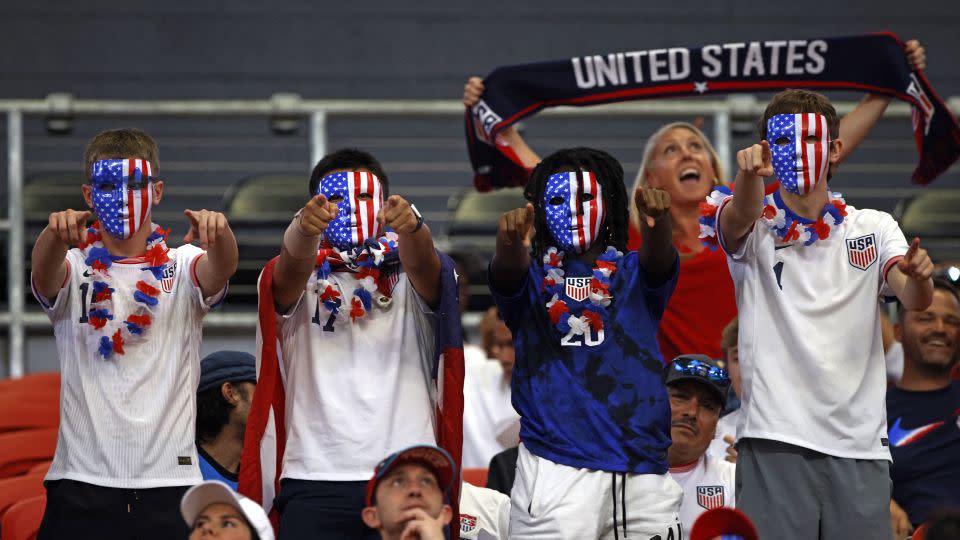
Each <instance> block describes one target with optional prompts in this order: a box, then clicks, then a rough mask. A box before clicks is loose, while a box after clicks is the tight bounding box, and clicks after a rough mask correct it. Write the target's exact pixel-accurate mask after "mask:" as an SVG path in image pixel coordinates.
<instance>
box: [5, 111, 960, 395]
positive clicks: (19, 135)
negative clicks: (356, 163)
mask: <svg viewBox="0 0 960 540" xmlns="http://www.w3.org/2000/svg"><path fill="white" fill-rule="evenodd" d="M948 104H949V106H950V108H951V109H952V110H953V111H955V112H956V111H960V97H952V98H950V100H949V101H948ZM855 105H856V104H855V103H852V102H837V103H835V106H836V108H837V111H838V112H839V113H841V114H844V113H846V112H849V111H850V110H851V109H853V107H854V106H855ZM763 107H764V104H763V103H760V102H758V101H757V100H756V99H755V98H754V97H753V96H745V95H732V96H727V97H725V98H720V99H712V100H699V99H698V100H683V99H674V100H650V101H634V102H628V103H617V104H610V105H597V106H592V107H558V108H552V109H548V110H545V111H543V112H542V113H540V114H542V115H544V116H561V117H562V116H576V117H619V118H622V117H631V116H633V117H647V118H668V119H672V118H679V117H690V116H709V117H711V118H712V125H713V143H714V145H715V147H716V149H717V153H718V154H719V155H720V159H721V165H722V166H723V167H724V170H727V171H729V170H732V169H731V167H730V163H729V161H730V156H731V140H732V131H731V123H732V121H733V120H734V119H743V120H748V121H751V122H752V121H753V120H754V119H755V118H756V117H757V116H758V115H759V114H761V113H762V112H763ZM0 112H3V113H4V114H5V115H6V118H7V170H8V174H7V181H8V213H7V216H8V219H7V220H2V221H0V232H4V231H6V232H8V234H9V241H8V245H7V269H8V276H7V279H8V283H7V288H8V296H9V309H8V311H7V312H0V325H4V324H5V325H6V326H7V330H8V343H9V347H8V356H7V359H6V360H7V362H6V363H7V373H8V374H9V375H10V376H11V377H21V376H22V375H23V374H24V367H25V366H24V357H23V351H24V345H25V337H24V336H25V332H24V331H25V328H26V327H27V326H31V327H33V326H39V325H42V324H44V323H45V317H43V316H42V315H39V314H26V313H25V312H24V311H25V310H24V307H25V305H24V304H25V302H24V298H25V294H24V293H25V291H24V282H25V279H24V278H25V275H24V264H23V261H24V240H25V239H24V227H25V224H24V216H23V181H24V160H23V148H24V143H23V118H24V116H25V115H43V116H47V117H54V116H55V117H61V118H68V117H75V116H107V115H110V116H143V117H150V116H167V117H171V116H172V117H191V116H206V117H218V116H220V117H251V116H252V117H263V118H265V119H269V118H286V119H291V118H292V119H300V118H307V119H308V123H307V125H308V127H307V136H308V138H309V146H310V163H309V166H311V167H312V166H313V164H315V163H316V162H317V161H319V160H320V158H322V157H323V156H324V155H325V154H326V152H327V119H328V118H329V117H330V116H331V115H350V116H447V117H458V116H461V115H463V105H462V104H461V103H460V102H459V101H456V100H309V99H300V98H299V96H296V95H293V94H275V95H274V96H273V97H272V98H271V99H262V100H154V101H127V100H96V99H80V100H74V99H73V98H72V97H71V96H69V95H65V94H51V95H50V96H48V97H47V98H46V99H15V100H0ZM909 115H910V108H909V107H908V106H907V105H906V104H903V103H893V104H891V105H890V107H889V108H888V109H887V112H886V116H889V117H907V116H909ZM34 315H37V316H34ZM255 323H256V318H255V314H253V313H250V314H239V313H234V314H228V313H212V314H210V315H209V316H208V317H207V322H206V325H207V326H209V327H214V328H252V327H253V325H254V324H255Z"/></svg>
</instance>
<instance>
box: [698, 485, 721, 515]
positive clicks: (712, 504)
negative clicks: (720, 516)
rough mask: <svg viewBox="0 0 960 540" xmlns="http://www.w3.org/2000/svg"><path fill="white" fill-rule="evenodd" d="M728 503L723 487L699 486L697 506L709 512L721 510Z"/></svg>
mask: <svg viewBox="0 0 960 540" xmlns="http://www.w3.org/2000/svg"><path fill="white" fill-rule="evenodd" d="M724 502H726V498H725V496H724V492H723V486H697V504H699V505H700V506H702V507H703V508H705V509H707V510H713V509H714V508H720V507H721V506H723V504H724Z"/></svg>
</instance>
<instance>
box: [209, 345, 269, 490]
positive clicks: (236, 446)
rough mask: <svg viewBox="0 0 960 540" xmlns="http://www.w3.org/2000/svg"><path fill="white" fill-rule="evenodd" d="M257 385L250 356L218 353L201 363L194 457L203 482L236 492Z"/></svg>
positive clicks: (231, 352)
mask: <svg viewBox="0 0 960 540" xmlns="http://www.w3.org/2000/svg"><path fill="white" fill-rule="evenodd" d="M256 385H257V360H256V358H254V357H253V355H252V354H250V353H245V352H241V351H217V352H215V353H211V354H209V355H207V356H206V357H204V359H203V360H201V361H200V386H198V387H197V454H198V455H199V458H200V460H199V461H200V474H201V475H203V479H204V480H220V481H221V482H223V483H225V484H227V485H228V486H230V487H231V488H233V489H237V474H238V471H239V469H240V454H241V452H242V451H243V435H244V432H245V431H246V427H247V415H248V414H250V402H251V400H252V399H253V391H254V389H255V388H256Z"/></svg>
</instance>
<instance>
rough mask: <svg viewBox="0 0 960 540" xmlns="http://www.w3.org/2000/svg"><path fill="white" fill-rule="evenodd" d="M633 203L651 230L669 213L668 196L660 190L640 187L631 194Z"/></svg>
mask: <svg viewBox="0 0 960 540" xmlns="http://www.w3.org/2000/svg"><path fill="white" fill-rule="evenodd" d="M633 202H634V204H636V205H637V210H638V211H639V212H640V216H641V217H642V218H643V219H645V220H646V222H647V227H650V228H651V229H652V228H653V227H654V226H655V225H656V223H657V221H660V218H662V217H663V216H665V215H667V213H668V212H669V211H670V194H669V193H667V192H666V191H664V190H662V189H657V188H653V187H649V186H640V187H638V188H637V190H636V191H635V192H634V193H633Z"/></svg>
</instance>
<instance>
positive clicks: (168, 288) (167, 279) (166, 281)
mask: <svg viewBox="0 0 960 540" xmlns="http://www.w3.org/2000/svg"><path fill="white" fill-rule="evenodd" d="M176 275H177V263H175V262H174V263H170V264H168V265H167V266H166V267H165V268H164V269H163V278H161V279H160V288H161V289H163V292H165V293H171V292H173V278H174V277H175V276H176Z"/></svg>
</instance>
